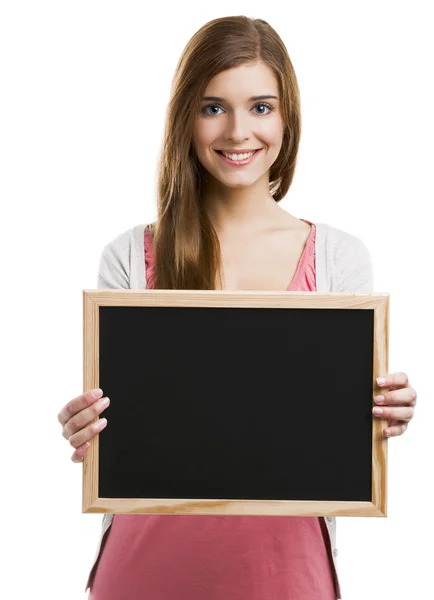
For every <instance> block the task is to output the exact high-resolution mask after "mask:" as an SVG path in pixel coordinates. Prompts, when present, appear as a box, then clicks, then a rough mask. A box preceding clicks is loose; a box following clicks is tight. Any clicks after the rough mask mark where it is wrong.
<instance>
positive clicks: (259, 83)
mask: <svg viewBox="0 0 434 600" xmlns="http://www.w3.org/2000/svg"><path fill="white" fill-rule="evenodd" d="M211 96H212V97H215V98H213V99H209V98H210V97H211ZM254 96H255V97H256V96H262V98H261V99H259V100H258V99H255V100H254V99H252V98H253V97H254ZM278 96H279V91H278V82H277V80H276V78H275V76H274V73H273V71H272V70H271V69H270V68H269V67H267V66H266V65H264V64H262V63H261V64H258V63H256V64H249V65H241V66H238V67H234V68H233V69H228V70H226V71H223V72H222V73H219V74H218V75H216V76H215V77H214V78H213V79H212V80H211V81H210V82H209V84H208V87H207V88H206V90H205V94H204V99H203V100H202V102H201V108H200V114H199V115H198V117H197V120H196V123H195V127H194V133H193V142H194V147H195V150H196V153H197V156H198V158H199V161H200V162H201V163H202V165H203V166H204V167H205V169H206V170H207V171H208V172H209V173H210V174H211V175H212V176H213V177H214V178H215V179H217V180H218V181H220V182H221V183H222V184H224V185H226V186H228V187H245V186H250V185H252V184H254V183H255V182H256V181H258V179H260V178H261V177H263V176H266V177H267V181H268V171H269V169H270V167H271V165H272V164H273V163H274V161H275V160H276V159H277V157H278V155H279V152H280V148H281V146H282V139H283V133H284V129H285V123H284V121H283V118H282V114H281V110H280V102H279V98H278ZM206 98H208V100H207V99H206ZM217 98H218V99H217ZM222 149H224V150H228V151H232V152H235V153H236V152H237V151H239V150H260V151H259V152H257V154H256V155H255V156H254V157H253V159H252V160H250V162H249V163H248V164H246V165H244V166H234V165H233V164H230V163H228V162H227V161H226V160H225V159H224V158H223V157H222V156H221V154H220V153H219V152H218V151H221V150H222ZM232 158H234V157H232Z"/></svg>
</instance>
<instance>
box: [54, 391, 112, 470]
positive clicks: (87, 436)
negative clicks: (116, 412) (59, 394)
mask: <svg viewBox="0 0 434 600" xmlns="http://www.w3.org/2000/svg"><path fill="white" fill-rule="evenodd" d="M101 396H102V390H100V389H96V390H91V391H90V392H85V393H84V394H81V396H77V398H74V400H71V401H70V402H68V403H67V404H65V406H64V407H63V408H62V410H61V411H60V413H59V414H58V415H57V419H58V421H59V423H60V424H61V425H62V427H63V431H62V435H63V437H64V438H65V439H66V440H69V443H70V444H71V446H72V447H73V448H75V452H74V454H73V455H72V456H71V460H72V462H75V463H77V462H82V461H83V459H84V456H85V454H86V452H87V451H88V449H89V446H90V440H91V439H92V438H93V437H94V436H95V435H96V434H97V433H99V432H100V431H102V430H103V429H104V427H105V426H106V425H107V419H98V421H96V422H95V423H92V424H91V425H89V423H91V422H92V421H94V419H95V417H97V416H98V415H99V414H101V413H102V412H103V411H104V410H105V409H106V408H107V406H108V405H109V404H110V399H109V398H101ZM104 401H107V404H106V405H104Z"/></svg>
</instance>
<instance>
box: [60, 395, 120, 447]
mask: <svg viewBox="0 0 434 600" xmlns="http://www.w3.org/2000/svg"><path fill="white" fill-rule="evenodd" d="M109 404H110V398H107V396H104V398H101V399H100V400H97V401H94V402H93V404H91V405H90V406H89V407H88V408H85V409H84V410H82V411H80V412H78V413H77V414H76V415H74V416H73V417H71V418H70V419H69V421H68V422H67V423H66V425H65V426H64V427H63V431H62V435H63V437H64V438H65V439H66V440H69V439H70V438H71V436H72V435H74V434H75V433H77V432H78V431H80V429H84V428H85V427H86V425H89V423H91V422H92V421H95V418H96V417H98V416H99V415H100V414H101V413H102V412H104V411H105V409H106V408H107V407H108V406H109Z"/></svg>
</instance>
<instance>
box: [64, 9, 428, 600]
mask: <svg viewBox="0 0 434 600" xmlns="http://www.w3.org/2000/svg"><path fill="white" fill-rule="evenodd" d="M299 139H300V106H299V92H298V86H297V80H296V77H295V73H294V70H293V67H292V64H291V61H290V59H289V57H288V54H287V51H286V48H285V46H284V44H283V42H282V40H281V39H280V37H279V36H278V35H277V33H276V32H275V31H274V30H273V29H272V28H271V27H270V25H268V23H266V22H265V21H263V20H260V19H250V18H247V17H244V16H239V17H229V18H221V19H216V20H213V21H211V22H209V23H207V24H206V25H204V26H203V27H202V28H201V29H200V30H199V31H198V32H197V33H196V34H195V35H194V36H193V38H192V39H191V40H190V42H189V43H188V44H187V46H186V48H185V50H184V52H183V54H182V56H181V58H180V61H179V64H178V66H177V70H176V75H175V78H174V81H173V88H172V96H171V99H170V103H169V107H168V114H167V123H166V130H165V135H164V144H163V147H162V148H163V149H162V156H161V162H160V170H159V179H158V219H157V222H156V223H154V224H150V225H149V226H148V227H145V226H144V225H138V226H136V227H134V228H132V229H130V230H128V231H126V232H124V233H122V234H121V235H119V236H118V237H117V238H116V239H114V240H113V241H112V242H110V243H109V244H108V245H107V246H106V247H105V248H104V250H103V252H102V255H101V261H100V268H99V273H98V287H99V288H112V289H114V288H126V289H128V288H134V289H144V288H159V289H203V290H209V289H228V290H279V291H282V290H288V291H293V290H304V291H307V290H309V291H338V292H339V291H340V292H347V291H348V292H349V291H351V292H359V291H360V292H361V291H372V288H373V281H372V269H371V261H370V256H369V253H368V251H367V249H366V247H365V245H364V244H363V242H362V241H361V240H360V239H359V238H357V237H355V236H354V235H352V234H350V233H346V232H344V231H342V230H339V229H336V228H334V227H332V226H330V225H326V224H324V223H313V222H310V221H307V220H306V219H298V218H296V217H295V216H293V215H290V214H289V213H287V212H286V211H285V210H284V209H282V208H281V207H280V206H279V201H280V200H281V199H282V198H283V197H284V196H285V195H286V193H287V192H288V190H289V188H290V186H291V182H292V179H293V176H294V170H295V165H296V158H297V151H298V145H299ZM157 257H158V260H157ZM144 343H146V340H144ZM384 377H385V382H384V384H383V387H384V390H385V393H384V394H383V396H380V395H379V396H377V397H376V398H375V400H376V403H378V404H379V405H381V406H382V407H384V408H383V410H384V412H383V417H384V418H387V419H388V420H389V428H388V431H385V432H384V433H385V435H387V434H388V433H389V434H390V435H392V436H396V435H400V434H402V433H403V432H404V431H405V430H406V428H407V426H408V422H409V421H410V420H411V418H412V417H413V412H414V406H415V404H416V392H415V390H414V389H413V388H412V387H411V386H410V384H409V381H408V378H407V376H406V374H405V373H393V374H384ZM379 385H380V384H379ZM386 390H388V391H386ZM101 396H102V391H101V390H94V391H88V392H85V393H84V394H82V395H80V396H78V397H77V398H75V399H74V400H72V401H70V402H68V404H66V405H65V406H64V407H63V409H62V410H61V412H60V413H59V415H58V419H59V421H60V423H61V425H62V426H63V436H64V437H65V438H66V439H68V440H69V442H70V444H71V445H72V446H73V447H74V448H75V451H74V454H73V455H72V460H73V461H74V462H80V461H82V460H83V457H84V455H85V454H86V452H87V450H88V447H89V443H90V441H91V439H92V438H93V437H94V436H95V435H98V433H99V432H100V431H101V430H102V429H103V427H104V426H105V424H104V423H103V420H99V421H98V423H97V424H92V425H89V423H91V422H92V421H93V419H94V418H95V416H96V415H98V414H100V413H102V412H103V411H104V409H105V408H106V406H107V401H106V403H105V404H104V402H103V399H100V398H101ZM374 410H375V409H374ZM335 535H336V532H335V518H334V517H327V518H326V519H324V518H323V517H321V518H318V517H261V516H235V515H227V516H221V515H216V516H212V515H211V516H208V515H143V514H139V515H130V514H119V515H111V514H106V515H104V518H103V529H102V533H101V539H100V543H99V547H98V550H97V555H96V558H95V562H94V566H93V568H92V571H91V573H90V575H89V579H88V584H87V586H86V590H87V589H88V588H89V587H90V595H89V598H90V599H92V600H115V599H116V600H118V599H119V598H126V599H128V600H136V599H139V598H140V599H142V598H148V599H151V598H152V600H172V599H173V600H175V599H176V600H181V599H185V600H187V599H188V600H204V599H206V600H230V599H235V598H236V599H237V600H241V599H245V600H253V599H254V598H258V599H259V598H261V599H267V600H268V599H270V600H271V599H273V600H284V599H285V600H287V599H288V598H292V599H293V600H334V599H335V598H340V597H341V594H340V588H339V581H338V577H337V570H336V555H337V550H336V547H335V546H336V544H335Z"/></svg>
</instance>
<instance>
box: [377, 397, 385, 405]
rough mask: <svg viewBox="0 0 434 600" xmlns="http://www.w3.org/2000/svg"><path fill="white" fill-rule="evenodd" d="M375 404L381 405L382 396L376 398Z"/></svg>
mask: <svg viewBox="0 0 434 600" xmlns="http://www.w3.org/2000/svg"><path fill="white" fill-rule="evenodd" d="M375 402H377V403H379V404H381V402H384V396H376V397H375Z"/></svg>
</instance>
